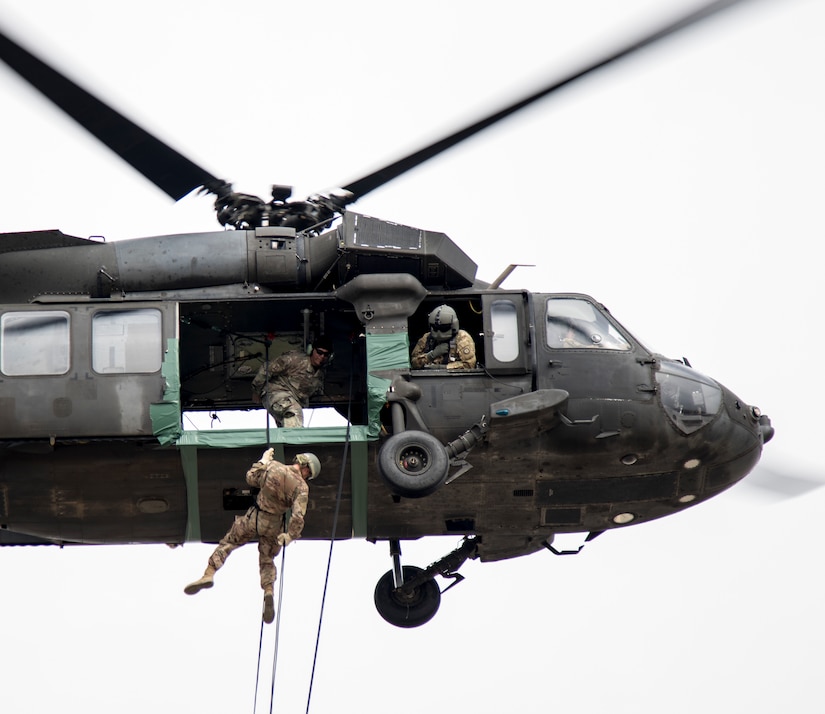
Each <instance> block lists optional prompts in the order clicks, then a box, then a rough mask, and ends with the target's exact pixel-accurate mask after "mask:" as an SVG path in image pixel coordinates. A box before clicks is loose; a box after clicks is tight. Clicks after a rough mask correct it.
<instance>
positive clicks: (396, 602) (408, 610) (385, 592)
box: [375, 565, 441, 627]
mask: <svg viewBox="0 0 825 714" xmlns="http://www.w3.org/2000/svg"><path fill="white" fill-rule="evenodd" d="M403 572H404V581H405V582H407V581H409V580H412V579H413V578H414V577H416V576H417V575H418V574H419V573H421V572H423V571H422V570H421V568H416V567H415V566H414V565H405V566H404V568H403ZM439 605H441V591H440V590H439V589H438V584H437V583H436V582H435V580H426V581H425V582H424V583H423V584H421V585H419V586H417V587H416V588H414V589H413V590H412V592H411V593H409V595H408V594H406V593H404V592H403V591H402V590H396V589H395V580H394V579H393V576H392V570H388V571H387V572H386V573H384V575H383V576H382V577H381V579H380V580H379V581H378V584H377V585H376V586H375V608H376V609H377V610H378V614H379V615H381V617H383V618H384V619H385V620H386V621H387V622H389V623H390V624H391V625H395V626H396V627H418V626H419V625H423V624H424V623H425V622H429V621H430V620H431V619H432V618H433V616H434V615H435V613H436V612H438V607H439Z"/></svg>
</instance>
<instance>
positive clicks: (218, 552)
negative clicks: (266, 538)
mask: <svg viewBox="0 0 825 714" xmlns="http://www.w3.org/2000/svg"><path fill="white" fill-rule="evenodd" d="M254 518H255V509H254V508H250V509H249V510H248V511H247V512H246V513H245V514H244V515H243V516H235V520H234V522H233V523H232V526H231V527H230V529H229V530H228V531H227V532H226V535H225V536H224V537H223V538H222V539H221V541H220V543H218V547H217V548H215V550H214V551H212V555H210V556H209V564H208V565H207V566H206V570H205V571H204V573H203V575H202V576H201V577H200V578H198V579H197V580H196V581H195V582H193V583H189V585H187V586H186V587H185V588H184V589H183V592H185V593H186V594H187V595H194V594H195V593H198V592H200V591H201V590H204V589H206V588H211V587H212V585H213V584H214V578H215V571H217V570H218V569H220V567H221V566H222V565H223V564H224V563H225V562H226V559H227V558H228V557H229V554H230V553H231V552H232V551H233V550H235V548H238V547H240V546H242V545H243V544H244V543H248V542H249V541H250V540H251V539H252V538H253V537H254V536H255V524H254Z"/></svg>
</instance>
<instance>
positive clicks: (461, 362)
mask: <svg viewBox="0 0 825 714" xmlns="http://www.w3.org/2000/svg"><path fill="white" fill-rule="evenodd" d="M437 344H438V342H436V340H435V339H434V338H433V336H432V335H431V334H430V333H429V332H428V333H427V334H426V335H424V336H423V337H422V338H421V339H420V340H418V342H417V343H416V345H415V348H414V349H413V351H412V357H410V364H412V366H413V368H414V369H421V368H423V367H427V366H429V365H436V366H446V367H447V369H473V368H474V367H475V366H476V345H475V342H473V338H472V337H470V334H469V333H468V332H465V331H464V330H459V331H458V333H457V334H456V336H455V337H453V338H452V339H451V340H450V343H449V346H450V349H449V352H447V354H445V355H442V356H441V357H436V358H435V360H431V359H430V358H429V357H428V354H429V352H430V351H431V350H432V349H433V348H434V347H435V346H436V345H437Z"/></svg>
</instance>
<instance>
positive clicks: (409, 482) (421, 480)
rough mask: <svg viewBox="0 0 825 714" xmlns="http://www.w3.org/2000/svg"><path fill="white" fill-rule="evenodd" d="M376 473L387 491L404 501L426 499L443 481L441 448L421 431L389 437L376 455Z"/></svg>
mask: <svg viewBox="0 0 825 714" xmlns="http://www.w3.org/2000/svg"><path fill="white" fill-rule="evenodd" d="M378 470H379V471H380V472H381V475H382V476H383V477H384V481H385V482H386V483H387V485H388V486H389V488H390V490H391V491H392V492H393V493H394V494H396V495H398V496H404V497H406V498H421V497H423V496H429V495H430V494H431V493H433V492H435V491H436V490H438V489H439V488H440V487H441V486H442V485H443V483H444V481H446V480H447V474H448V473H449V470H450V461H449V459H448V457H447V450H446V449H445V448H444V445H443V444H442V443H441V442H440V441H439V440H438V439H436V438H435V437H434V436H433V435H432V434H428V433H427V432H425V431H402V432H401V433H400V434H393V435H392V436H391V437H390V438H389V439H387V441H386V442H385V443H384V445H383V446H382V447H381V450H380V451H379V452H378Z"/></svg>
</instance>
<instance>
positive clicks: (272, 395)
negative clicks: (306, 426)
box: [263, 392, 303, 428]
mask: <svg viewBox="0 0 825 714" xmlns="http://www.w3.org/2000/svg"><path fill="white" fill-rule="evenodd" d="M263 404H264V406H265V407H266V410H267V411H268V412H269V414H270V415H271V416H272V418H273V419H274V420H275V423H276V424H277V425H278V427H280V428H282V427H285V426H303V414H301V405H300V404H299V403H298V402H297V401H296V400H295V398H294V397H293V396H292V395H291V394H290V393H289V392H267V393H266V394H265V395H264V397H263ZM296 407H297V408H298V412H299V414H301V416H300V419H301V423H300V424H294V423H293V422H294V418H295V408H296ZM287 422H290V423H289V424H287Z"/></svg>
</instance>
